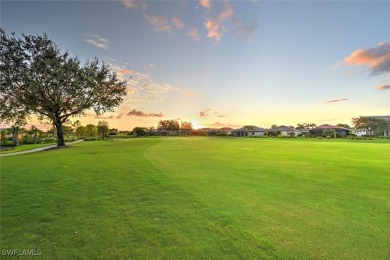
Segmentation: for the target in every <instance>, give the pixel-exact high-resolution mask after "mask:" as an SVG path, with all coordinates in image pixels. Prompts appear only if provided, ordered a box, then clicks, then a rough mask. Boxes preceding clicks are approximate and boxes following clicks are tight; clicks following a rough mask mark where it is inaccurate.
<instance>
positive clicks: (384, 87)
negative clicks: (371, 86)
mask: <svg viewBox="0 0 390 260" xmlns="http://www.w3.org/2000/svg"><path fill="white" fill-rule="evenodd" d="M377 89H379V90H389V89H390V85H382V86H379V87H377Z"/></svg>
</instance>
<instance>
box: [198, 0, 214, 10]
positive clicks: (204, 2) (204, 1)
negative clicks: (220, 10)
mask: <svg viewBox="0 0 390 260" xmlns="http://www.w3.org/2000/svg"><path fill="white" fill-rule="evenodd" d="M199 4H200V5H201V6H203V7H204V8H211V0H199Z"/></svg>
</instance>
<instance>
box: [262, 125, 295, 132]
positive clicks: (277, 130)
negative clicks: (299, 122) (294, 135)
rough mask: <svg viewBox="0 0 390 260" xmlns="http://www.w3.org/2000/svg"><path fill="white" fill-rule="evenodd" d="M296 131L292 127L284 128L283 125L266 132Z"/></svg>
mask: <svg viewBox="0 0 390 260" xmlns="http://www.w3.org/2000/svg"><path fill="white" fill-rule="evenodd" d="M294 130H296V129H295V128H293V127H289V126H285V125H280V126H277V127H274V128H271V129H269V130H268V132H291V131H294Z"/></svg>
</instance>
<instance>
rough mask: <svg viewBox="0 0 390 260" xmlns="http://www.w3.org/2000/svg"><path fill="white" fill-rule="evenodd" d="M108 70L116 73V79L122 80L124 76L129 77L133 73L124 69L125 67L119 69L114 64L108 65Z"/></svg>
mask: <svg viewBox="0 0 390 260" xmlns="http://www.w3.org/2000/svg"><path fill="white" fill-rule="evenodd" d="M108 65H109V66H110V68H111V69H112V70H113V71H115V72H116V74H117V76H118V78H120V79H122V80H124V79H125V76H129V75H131V74H133V73H134V71H132V70H130V69H128V68H126V67H119V66H117V65H115V64H108Z"/></svg>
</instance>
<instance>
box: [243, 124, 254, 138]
mask: <svg viewBox="0 0 390 260" xmlns="http://www.w3.org/2000/svg"><path fill="white" fill-rule="evenodd" d="M244 129H246V130H248V131H249V133H250V135H251V136H252V132H253V130H255V126H253V125H246V126H244Z"/></svg>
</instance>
